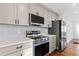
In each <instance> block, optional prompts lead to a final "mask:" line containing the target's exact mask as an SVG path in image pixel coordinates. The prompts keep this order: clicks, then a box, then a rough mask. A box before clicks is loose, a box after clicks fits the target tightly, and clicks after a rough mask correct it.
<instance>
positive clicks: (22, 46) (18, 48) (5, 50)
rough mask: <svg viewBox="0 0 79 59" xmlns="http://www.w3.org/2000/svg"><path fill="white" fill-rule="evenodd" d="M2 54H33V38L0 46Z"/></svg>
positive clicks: (0, 54) (0, 53)
mask: <svg viewBox="0 0 79 59" xmlns="http://www.w3.org/2000/svg"><path fill="white" fill-rule="evenodd" d="M0 56H33V40H29V41H25V42H21V43H20V42H17V43H14V44H10V45H6V46H4V47H0Z"/></svg>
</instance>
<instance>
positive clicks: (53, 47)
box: [49, 35, 56, 53]
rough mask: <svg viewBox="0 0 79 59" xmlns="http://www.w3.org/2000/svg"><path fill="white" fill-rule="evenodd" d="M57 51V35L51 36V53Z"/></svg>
mask: <svg viewBox="0 0 79 59" xmlns="http://www.w3.org/2000/svg"><path fill="white" fill-rule="evenodd" d="M55 49H56V35H49V53H51V52H53V51H54V50H55Z"/></svg>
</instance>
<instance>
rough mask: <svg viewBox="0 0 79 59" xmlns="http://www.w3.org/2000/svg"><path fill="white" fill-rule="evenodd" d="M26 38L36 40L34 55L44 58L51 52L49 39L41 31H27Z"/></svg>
mask: <svg viewBox="0 0 79 59" xmlns="http://www.w3.org/2000/svg"><path fill="white" fill-rule="evenodd" d="M26 36H27V37H29V38H31V39H33V40H34V55H35V56H43V55H45V54H47V53H48V52H49V39H48V37H47V36H43V35H41V33H40V31H27V32H26Z"/></svg>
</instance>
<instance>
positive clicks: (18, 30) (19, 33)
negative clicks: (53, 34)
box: [0, 25, 48, 41]
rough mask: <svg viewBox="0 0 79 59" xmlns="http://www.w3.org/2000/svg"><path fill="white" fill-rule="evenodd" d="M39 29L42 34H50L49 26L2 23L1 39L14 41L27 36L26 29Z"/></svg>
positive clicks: (0, 28)
mask: <svg viewBox="0 0 79 59" xmlns="http://www.w3.org/2000/svg"><path fill="white" fill-rule="evenodd" d="M29 30H35V31H36V30H38V31H41V34H48V29H47V28H41V27H33V26H27V27H25V26H11V25H0V41H7V40H8V41H13V40H19V39H20V38H21V39H24V38H25V37H26V31H29Z"/></svg>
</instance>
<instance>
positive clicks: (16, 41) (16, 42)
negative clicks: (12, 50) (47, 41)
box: [0, 38, 33, 48]
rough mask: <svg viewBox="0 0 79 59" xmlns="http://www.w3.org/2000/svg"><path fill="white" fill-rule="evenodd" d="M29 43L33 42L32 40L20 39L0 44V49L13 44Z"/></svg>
mask: <svg viewBox="0 0 79 59" xmlns="http://www.w3.org/2000/svg"><path fill="white" fill-rule="evenodd" d="M29 41H33V39H30V38H25V39H23V38H22V39H21V38H20V39H19V40H14V41H5V42H0V48H3V47H7V46H11V45H15V44H21V43H25V42H29Z"/></svg>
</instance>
